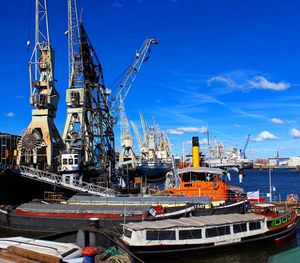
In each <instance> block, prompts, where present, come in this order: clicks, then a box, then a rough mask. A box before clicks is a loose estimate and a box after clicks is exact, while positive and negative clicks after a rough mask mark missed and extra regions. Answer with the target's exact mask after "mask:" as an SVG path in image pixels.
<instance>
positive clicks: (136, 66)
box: [110, 37, 158, 115]
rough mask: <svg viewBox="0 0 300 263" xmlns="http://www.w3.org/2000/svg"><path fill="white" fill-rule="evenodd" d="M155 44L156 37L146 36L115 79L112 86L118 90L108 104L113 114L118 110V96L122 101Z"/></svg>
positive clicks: (156, 42)
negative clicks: (128, 63) (124, 68)
mask: <svg viewBox="0 0 300 263" xmlns="http://www.w3.org/2000/svg"><path fill="white" fill-rule="evenodd" d="M157 44H158V41H157V40H156V39H154V38H148V37H146V39H145V41H144V43H143V45H142V46H141V48H140V49H139V51H138V52H136V54H135V58H134V59H133V61H132V63H131V64H130V65H129V67H128V68H127V69H126V70H125V71H124V73H123V74H121V75H120V76H119V78H118V79H116V80H115V82H114V83H115V85H113V87H112V88H114V87H115V86H117V88H118V90H117V93H116V95H115V97H114V98H113V99H112V101H111V105H110V111H111V113H112V114H113V115H115V114H116V113H117V112H118V109H119V107H120V104H119V102H120V98H122V101H124V100H125V98H126V96H127V94H128V92H129V91H130V88H131V86H132V84H133V82H134V80H135V78H136V77H137V75H138V73H139V71H140V69H141V67H142V65H143V64H144V62H146V61H147V60H148V59H149V55H150V52H151V46H152V45H157Z"/></svg>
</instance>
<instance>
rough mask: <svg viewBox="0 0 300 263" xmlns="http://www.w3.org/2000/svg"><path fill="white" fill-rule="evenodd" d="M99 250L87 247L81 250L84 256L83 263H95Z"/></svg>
mask: <svg viewBox="0 0 300 263" xmlns="http://www.w3.org/2000/svg"><path fill="white" fill-rule="evenodd" d="M97 252H98V250H97V248H95V247H85V248H83V249H82V250H81V253H82V255H83V263H95V256H96V255H97Z"/></svg>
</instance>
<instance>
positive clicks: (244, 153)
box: [241, 134, 251, 159]
mask: <svg viewBox="0 0 300 263" xmlns="http://www.w3.org/2000/svg"><path fill="white" fill-rule="evenodd" d="M250 136H251V135H250V134H248V137H247V140H246V143H245V146H244V149H243V151H242V152H241V155H242V158H244V159H246V149H247V146H248V143H249V140H250Z"/></svg>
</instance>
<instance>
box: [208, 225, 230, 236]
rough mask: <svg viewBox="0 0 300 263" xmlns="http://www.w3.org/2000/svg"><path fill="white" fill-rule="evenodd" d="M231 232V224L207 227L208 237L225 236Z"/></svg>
mask: <svg viewBox="0 0 300 263" xmlns="http://www.w3.org/2000/svg"><path fill="white" fill-rule="evenodd" d="M229 234H230V227H229V226H221V227H212V228H207V229H206V237H215V236H223V235H229Z"/></svg>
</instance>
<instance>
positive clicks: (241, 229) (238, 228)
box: [233, 223, 247, 233]
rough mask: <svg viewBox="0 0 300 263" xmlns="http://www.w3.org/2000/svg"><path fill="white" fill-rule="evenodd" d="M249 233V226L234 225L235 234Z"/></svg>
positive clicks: (243, 224) (244, 224)
mask: <svg viewBox="0 0 300 263" xmlns="http://www.w3.org/2000/svg"><path fill="white" fill-rule="evenodd" d="M246 231H247V224H246V223H242V224H235V225H233V233H240V232H246Z"/></svg>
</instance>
